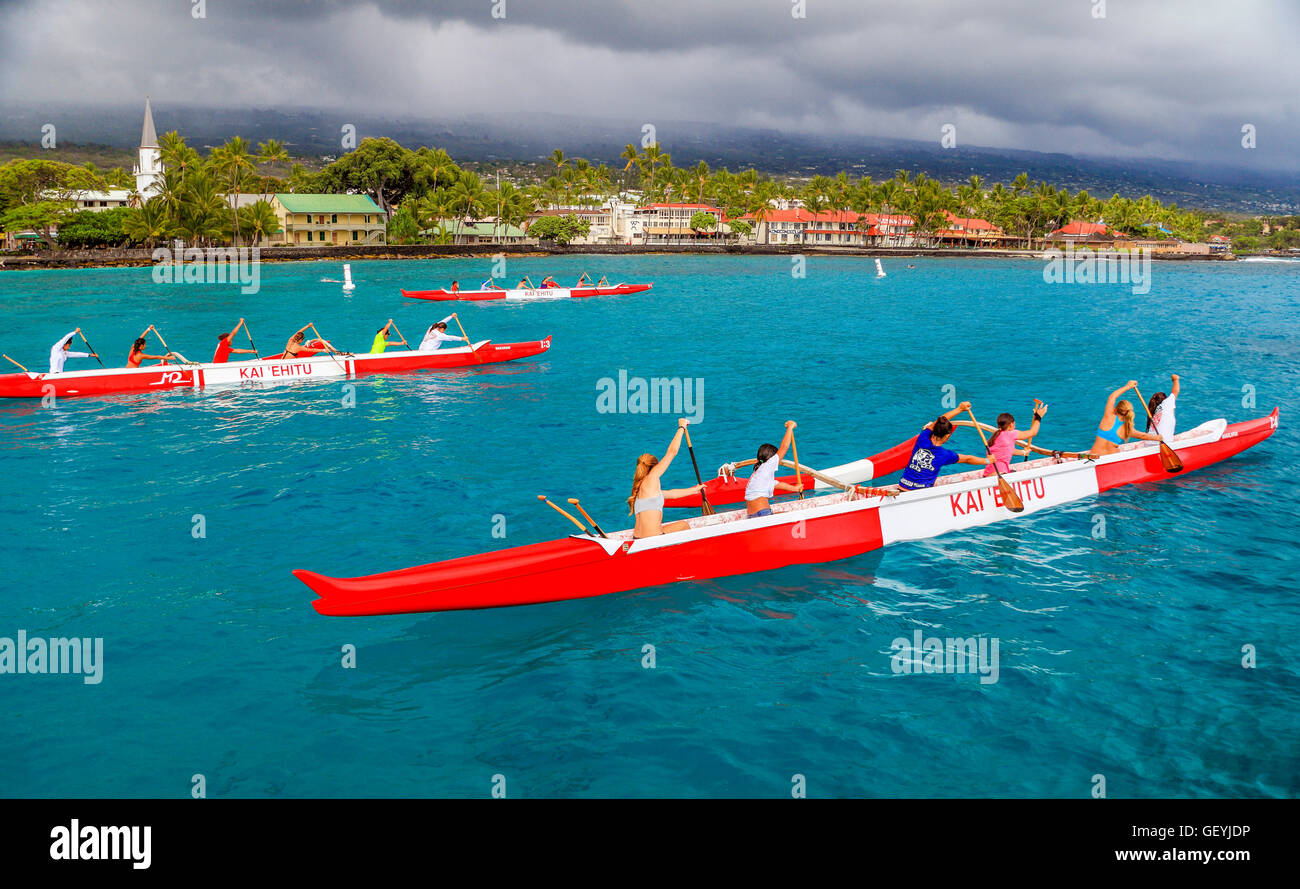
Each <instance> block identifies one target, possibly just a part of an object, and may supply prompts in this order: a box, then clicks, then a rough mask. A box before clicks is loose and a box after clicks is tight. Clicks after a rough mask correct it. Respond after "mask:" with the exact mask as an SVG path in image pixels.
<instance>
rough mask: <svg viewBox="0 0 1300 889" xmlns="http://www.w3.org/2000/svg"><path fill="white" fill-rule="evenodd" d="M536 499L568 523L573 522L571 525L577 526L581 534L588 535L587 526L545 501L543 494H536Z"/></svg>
mask: <svg viewBox="0 0 1300 889" xmlns="http://www.w3.org/2000/svg"><path fill="white" fill-rule="evenodd" d="M537 499H538V500H540V501H542V502H543V503H545V504H546V505H547V506H549V507H550V508H551V509H553V510H555V511H556V512H558V513H559V514H560V515H562V516H564V517H565V518H566V519H568V520H569V521H571V522H573V524H575V525H577V526H578V528H579V530H581V531H582V533H583V534H586V533H588V532H587V526H586V525H584V524H583V523H582V522H580V521H578V520H577V519H575V518H574V517H573V516H571V515H569V514H568V513H567V512H565V511H564V510H562V509H560V507H558V506H556V505H555V504H554V503H552V502H551V501H549V500H547V499H546V495H545V494H538V495H537ZM592 524H595V523H594V522H593V523H592Z"/></svg>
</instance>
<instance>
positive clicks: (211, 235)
mask: <svg viewBox="0 0 1300 889" xmlns="http://www.w3.org/2000/svg"><path fill="white" fill-rule="evenodd" d="M231 215H232V214H231V211H230V207H229V205H228V204H226V202H225V199H224V198H223V197H222V196H221V193H220V192H219V191H218V190H217V184H216V182H215V181H213V179H212V177H211V176H209V175H208V173H207V171H206V170H196V171H194V172H193V173H191V174H190V176H189V179H188V181H187V182H186V183H185V196H184V201H183V202H182V204H181V207H180V218H179V219H178V220H177V227H178V228H179V230H180V232H181V234H183V235H184V236H185V239H186V240H187V241H190V242H192V243H200V244H202V243H208V242H211V241H213V240H215V239H217V238H220V237H222V235H224V234H225V232H226V231H227V229H228V227H229V224H230V216H231Z"/></svg>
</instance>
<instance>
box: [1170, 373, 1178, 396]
mask: <svg viewBox="0 0 1300 889" xmlns="http://www.w3.org/2000/svg"><path fill="white" fill-rule="evenodd" d="M1169 378H1170V379H1171V380H1173V385H1171V386H1170V387H1169V394H1170V395H1177V394H1178V389H1179V383H1180V382H1181V381H1180V380H1179V378H1178V374H1170V376H1169Z"/></svg>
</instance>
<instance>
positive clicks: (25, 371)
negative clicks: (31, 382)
mask: <svg viewBox="0 0 1300 889" xmlns="http://www.w3.org/2000/svg"><path fill="white" fill-rule="evenodd" d="M5 358H6V359H7V360H9V361H14V360H13V359H12V358H10V357H9V356H8V355H6V356H5ZM14 364H18V362H17V361H14ZM18 366H19V367H23V366H22V365H21V364H18ZM23 372H24V373H31V371H30V370H28V369H27V368H25V367H23Z"/></svg>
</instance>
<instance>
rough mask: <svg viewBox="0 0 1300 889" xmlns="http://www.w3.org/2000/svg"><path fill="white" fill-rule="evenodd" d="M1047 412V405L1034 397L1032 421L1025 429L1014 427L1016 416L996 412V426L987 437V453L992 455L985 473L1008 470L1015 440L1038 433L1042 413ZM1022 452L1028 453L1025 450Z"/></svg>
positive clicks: (1014, 449) (1013, 452) (1014, 450)
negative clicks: (991, 463)
mask: <svg viewBox="0 0 1300 889" xmlns="http://www.w3.org/2000/svg"><path fill="white" fill-rule="evenodd" d="M1045 413H1047V405H1045V404H1043V403H1042V402H1041V401H1039V400H1038V399H1037V398H1035V399H1034V422H1033V424H1032V425H1031V426H1030V427H1029V428H1028V429H1026V430H1025V431H1023V432H1022V431H1020V430H1018V429H1016V418H1015V417H1014V416H1012V415H1011V414H998V428H997V431H996V432H994V433H993V437H992V438H990V439H989V455H990V456H992V457H993V460H994V463H993V465H992V466H987V467H985V469H984V474H985V475H993V473H995V472H1003V473H1005V472H1010V471H1011V457H1012V456H1013V455H1014V454H1015V452H1016V442H1018V441H1023V440H1024V439H1027V438H1033V437H1034V436H1035V435H1037V434H1038V426H1039V424H1040V423H1041V422H1042V420H1043V414H1045ZM1024 453H1026V454H1027V453H1029V452H1028V451H1025V452H1024Z"/></svg>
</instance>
